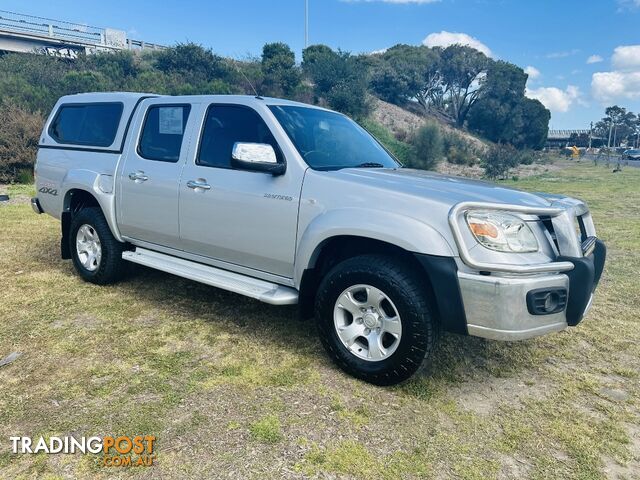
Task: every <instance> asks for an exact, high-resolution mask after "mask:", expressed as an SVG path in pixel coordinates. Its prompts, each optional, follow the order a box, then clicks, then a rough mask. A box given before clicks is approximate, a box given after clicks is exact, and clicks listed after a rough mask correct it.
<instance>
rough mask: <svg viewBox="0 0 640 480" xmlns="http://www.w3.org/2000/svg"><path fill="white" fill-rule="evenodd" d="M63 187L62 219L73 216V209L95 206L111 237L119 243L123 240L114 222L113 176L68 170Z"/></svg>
mask: <svg viewBox="0 0 640 480" xmlns="http://www.w3.org/2000/svg"><path fill="white" fill-rule="evenodd" d="M62 184H63V185H64V187H65V188H64V199H63V204H62V217H65V214H71V215H73V212H74V211H76V210H74V207H77V206H78V205H80V206H83V202H86V203H85V205H84V206H97V207H100V209H101V210H102V214H103V215H104V217H105V219H106V220H107V224H108V225H109V229H110V230H111V233H112V234H113V236H114V237H115V238H116V239H117V240H118V241H119V242H123V241H124V240H123V239H122V237H121V236H120V231H119V229H118V225H117V222H116V215H115V212H116V207H115V194H114V191H115V188H114V187H115V185H114V177H113V175H108V174H100V173H98V172H95V171H92V170H85V169H73V170H69V171H68V172H67V174H66V176H65V178H64V180H63V182H62ZM66 216H67V217H68V215H66ZM63 233H64V232H63Z"/></svg>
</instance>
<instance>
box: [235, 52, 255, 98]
mask: <svg viewBox="0 0 640 480" xmlns="http://www.w3.org/2000/svg"><path fill="white" fill-rule="evenodd" d="M232 63H233V66H234V67H236V69H237V70H238V72H240V75H242V77H243V78H244V79H245V80H246V82H247V83H248V84H249V86H250V87H251V90H253V93H255V94H256V98H257V99H259V100H262V97H261V96H260V94H259V93H258V90H256V87H254V86H253V83H251V80H249V77H247V76H246V75H245V73H244V72H243V71H242V69H241V68H240V67H238V64H237V63H236V60H233V62H232Z"/></svg>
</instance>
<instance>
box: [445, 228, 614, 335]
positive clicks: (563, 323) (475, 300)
mask: <svg viewBox="0 0 640 480" xmlns="http://www.w3.org/2000/svg"><path fill="white" fill-rule="evenodd" d="M605 257H606V248H605V245H604V243H603V242H601V241H600V240H595V247H594V248H593V249H592V251H591V252H590V253H589V255H587V256H584V257H568V256H563V257H559V258H558V261H561V262H570V263H571V264H572V265H573V268H572V269H571V270H569V271H566V272H563V273H545V274H538V275H530V276H497V275H481V274H475V273H465V272H460V271H458V273H457V275H458V282H459V285H460V292H461V296H462V301H463V304H464V312H465V316H466V321H467V331H468V333H469V335H474V336H478V337H484V338H490V339H494V340H522V339H526V338H532V337H536V336H539V335H544V334H546V333H550V332H556V331H560V330H564V329H565V328H567V326H575V325H577V324H578V323H580V321H581V320H582V318H583V317H584V315H585V314H586V313H587V311H588V310H589V307H590V306H591V301H592V299H593V293H594V291H595V288H596V286H597V285H598V282H599V280H600V277H601V275H602V271H603V269H604V262H605ZM546 290H549V291H565V292H566V293H567V298H566V301H565V304H564V306H563V308H562V310H560V311H554V313H548V314H544V313H535V314H534V313H532V309H531V307H530V305H528V303H527V296H528V294H529V292H532V291H546Z"/></svg>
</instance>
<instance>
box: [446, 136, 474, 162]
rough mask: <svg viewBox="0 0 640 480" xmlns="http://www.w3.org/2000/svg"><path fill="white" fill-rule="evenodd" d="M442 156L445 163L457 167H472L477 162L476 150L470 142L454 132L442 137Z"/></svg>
mask: <svg viewBox="0 0 640 480" xmlns="http://www.w3.org/2000/svg"><path fill="white" fill-rule="evenodd" d="M442 140H443V144H444V156H445V159H446V160H447V162H449V163H455V164H457V165H473V164H474V163H475V162H476V160H477V153H476V149H475V147H474V146H473V144H472V143H471V142H469V141H468V140H466V139H465V138H464V137H463V136H462V135H459V134H457V133H455V132H445V133H444V134H443V135H442Z"/></svg>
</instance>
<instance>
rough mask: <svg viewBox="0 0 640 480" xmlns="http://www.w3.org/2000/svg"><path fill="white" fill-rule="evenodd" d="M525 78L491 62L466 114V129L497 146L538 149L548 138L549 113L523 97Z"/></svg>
mask: <svg viewBox="0 0 640 480" xmlns="http://www.w3.org/2000/svg"><path fill="white" fill-rule="evenodd" d="M526 82H527V74H526V73H525V72H524V70H522V69H521V68H520V67H517V66H515V65H513V64H511V63H508V62H504V61H497V62H491V64H490V66H489V68H488V71H487V76H486V78H485V80H484V81H483V85H482V90H481V92H480V93H479V98H478V100H477V101H476V103H475V105H474V107H473V109H472V110H471V111H470V113H469V117H468V126H469V129H471V130H473V131H475V132H477V133H479V134H480V135H482V136H484V137H486V138H488V139H489V140H491V141H493V142H497V143H509V144H512V145H514V146H516V147H518V148H533V149H539V148H542V147H543V146H544V143H545V141H546V138H547V133H548V127H549V119H550V118H551V114H550V112H549V111H548V110H547V109H546V108H544V106H543V105H542V104H541V103H540V102H539V101H537V100H532V99H529V98H526V97H525V96H524V92H525V85H526Z"/></svg>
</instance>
